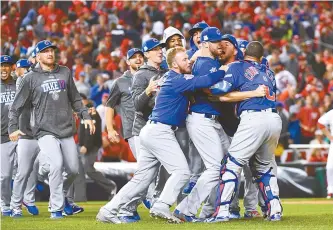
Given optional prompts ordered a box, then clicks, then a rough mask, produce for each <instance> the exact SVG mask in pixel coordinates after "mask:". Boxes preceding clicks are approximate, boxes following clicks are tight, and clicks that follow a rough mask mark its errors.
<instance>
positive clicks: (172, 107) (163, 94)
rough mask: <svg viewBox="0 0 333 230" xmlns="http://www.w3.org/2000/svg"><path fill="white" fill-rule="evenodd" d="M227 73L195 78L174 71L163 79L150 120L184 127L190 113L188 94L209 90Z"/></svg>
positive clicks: (219, 71)
mask: <svg viewBox="0 0 333 230" xmlns="http://www.w3.org/2000/svg"><path fill="white" fill-rule="evenodd" d="M224 74H225V72H224V71H223V70H217V71H216V72H214V73H211V74H208V75H204V76H200V77H194V76H193V75H190V74H179V73H176V72H175V71H173V70H170V71H168V72H167V73H166V74H165V75H164V77H163V83H162V85H161V88H160V91H159V92H158V95H157V97H156V101H155V107H154V109H153V112H152V114H151V115H150V117H149V120H152V121H156V122H161V123H163V124H167V125H175V126H183V125H185V119H186V116H187V111H188V104H189V99H188V97H187V96H186V94H185V93H186V92H188V91H192V92H193V91H194V90H196V89H199V88H207V87H210V86H212V85H213V84H215V83H217V82H218V81H221V80H222V79H223V76H224Z"/></svg>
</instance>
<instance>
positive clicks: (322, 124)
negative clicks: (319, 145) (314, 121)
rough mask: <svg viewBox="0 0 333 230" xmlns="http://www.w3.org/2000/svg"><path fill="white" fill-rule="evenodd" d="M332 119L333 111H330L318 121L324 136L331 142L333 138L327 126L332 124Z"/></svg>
mask: <svg viewBox="0 0 333 230" xmlns="http://www.w3.org/2000/svg"><path fill="white" fill-rule="evenodd" d="M332 117H333V110H330V111H329V112H327V113H325V114H324V115H323V116H321V117H320V118H319V120H318V127H319V128H320V129H321V131H322V132H323V133H324V135H325V136H326V137H327V138H328V139H330V141H333V136H332V135H331V133H330V131H329V130H328V129H327V126H328V124H329V123H330V119H332ZM331 128H332V127H331Z"/></svg>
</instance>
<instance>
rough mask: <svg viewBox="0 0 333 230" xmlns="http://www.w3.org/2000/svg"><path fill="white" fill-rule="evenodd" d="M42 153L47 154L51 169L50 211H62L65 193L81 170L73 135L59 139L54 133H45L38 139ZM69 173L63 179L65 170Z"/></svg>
mask: <svg viewBox="0 0 333 230" xmlns="http://www.w3.org/2000/svg"><path fill="white" fill-rule="evenodd" d="M38 145H39V147H40V150H41V154H43V155H45V159H46V163H47V165H49V167H50V170H49V173H48V176H49V186H50V211H51V212H56V211H62V210H63V209H64V194H67V192H68V190H69V187H70V186H71V184H72V183H73V181H74V180H75V177H76V176H77V174H78V172H79V158H78V153H77V147H76V144H75V142H74V139H73V137H67V138H61V139H58V138H56V137H54V136H52V135H45V136H43V137H41V138H40V139H39V140H38ZM64 168H65V171H66V173H67V178H66V180H64V179H63V171H64Z"/></svg>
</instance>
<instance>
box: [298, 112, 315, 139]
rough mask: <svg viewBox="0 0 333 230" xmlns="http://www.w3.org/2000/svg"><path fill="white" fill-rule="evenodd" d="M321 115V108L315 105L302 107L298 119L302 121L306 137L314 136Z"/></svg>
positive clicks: (303, 133)
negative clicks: (306, 128)
mask: <svg viewBox="0 0 333 230" xmlns="http://www.w3.org/2000/svg"><path fill="white" fill-rule="evenodd" d="M319 117H320V113H319V110H318V109H317V108H315V107H312V108H308V107H302V108H301V109H300V111H299V113H298V119H299V121H300V123H301V133H302V135H303V136H304V137H313V136H314V133H315V130H316V127H317V121H318V119H319ZM302 126H306V127H308V128H309V129H310V130H311V131H308V130H305V129H304V128H303V127H302Z"/></svg>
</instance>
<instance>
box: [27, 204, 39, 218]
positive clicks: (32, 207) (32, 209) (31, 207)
mask: <svg viewBox="0 0 333 230" xmlns="http://www.w3.org/2000/svg"><path fill="white" fill-rule="evenodd" d="M23 205H24V207H25V208H26V209H27V211H28V213H29V214H30V215H33V216H37V215H38V214H39V210H38V208H37V206H36V205H27V204H26V203H24V202H23Z"/></svg>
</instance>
